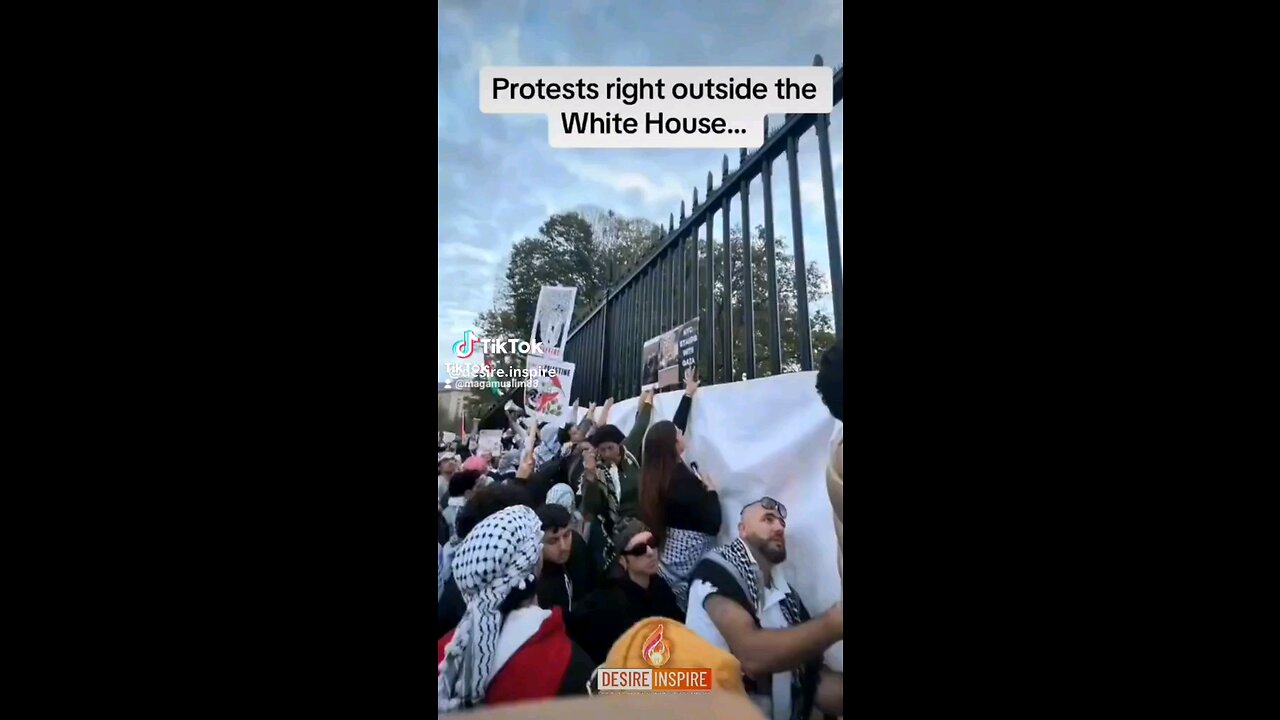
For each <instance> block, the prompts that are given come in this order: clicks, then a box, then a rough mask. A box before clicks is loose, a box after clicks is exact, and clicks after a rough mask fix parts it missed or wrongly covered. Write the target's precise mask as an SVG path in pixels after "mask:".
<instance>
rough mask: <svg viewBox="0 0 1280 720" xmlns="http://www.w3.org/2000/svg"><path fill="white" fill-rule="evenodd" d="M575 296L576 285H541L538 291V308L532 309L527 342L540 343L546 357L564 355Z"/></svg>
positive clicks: (576, 295)
mask: <svg viewBox="0 0 1280 720" xmlns="http://www.w3.org/2000/svg"><path fill="white" fill-rule="evenodd" d="M577 298H578V288H576V287H559V286H556V285H543V286H542V290H541V292H539V293H538V308H537V310H535V311H534V315H533V333H532V335H530V337H529V344H530V345H534V346H536V345H537V344H538V343H542V344H543V347H544V348H545V349H546V356H547V357H550V358H557V359H558V358H562V357H564V346H565V343H567V342H569V325H571V324H572V323H573V304H574V302H576V301H577Z"/></svg>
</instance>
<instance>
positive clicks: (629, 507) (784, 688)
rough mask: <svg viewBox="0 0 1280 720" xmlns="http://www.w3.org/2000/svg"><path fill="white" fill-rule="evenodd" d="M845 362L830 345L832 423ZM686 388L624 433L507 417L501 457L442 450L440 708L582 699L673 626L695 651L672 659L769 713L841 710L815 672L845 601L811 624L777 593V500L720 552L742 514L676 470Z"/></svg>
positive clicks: (838, 441)
mask: <svg viewBox="0 0 1280 720" xmlns="http://www.w3.org/2000/svg"><path fill="white" fill-rule="evenodd" d="M842 364H843V350H842V346H841V345H840V344H837V345H836V346H835V347H834V348H832V349H831V350H829V351H828V352H827V353H826V354H825V355H824V356H823V358H822V361H821V364H820V367H819V372H818V378H817V388H816V391H817V393H818V395H819V397H820V399H821V401H822V403H823V404H824V405H825V406H826V408H827V409H828V411H829V412H830V413H831V415H832V416H833V417H834V418H835V419H836V420H838V421H840V423H841V424H842V423H843V421H844V407H843V398H844V388H843V368H842ZM697 392H698V382H697V379H696V374H695V373H694V372H693V371H692V370H690V372H688V373H686V375H685V378H684V395H683V396H682V397H681V400H680V404H679V406H678V408H677V409H676V412H675V415H674V417H672V418H671V419H670V420H667V419H657V420H655V419H654V418H653V417H652V415H653V392H652V391H647V392H645V393H644V394H643V395H642V396H641V397H640V402H639V406H638V408H637V411H636V418H635V422H634V424H633V426H632V429H631V431H630V432H629V433H626V434H624V433H623V432H622V431H621V430H619V429H618V428H617V427H616V426H615V425H612V424H610V423H609V416H610V413H611V411H612V405H613V403H612V400H610V401H607V402H606V403H605V404H604V406H603V407H602V408H596V407H595V406H594V405H592V406H591V407H590V408H588V410H587V413H586V417H585V418H584V419H583V420H582V421H581V422H579V423H576V424H571V425H569V426H566V427H555V426H553V425H551V424H543V425H539V424H537V423H535V422H532V421H528V420H527V419H526V422H525V424H524V425H523V426H522V425H521V423H520V420H519V419H517V418H516V417H515V416H514V415H512V414H511V411H510V410H508V419H509V421H510V423H509V427H508V428H507V430H506V431H504V433H503V437H502V445H501V447H502V450H501V452H500V453H493V454H490V453H480V452H478V448H477V445H476V440H475V438H474V433H473V437H472V438H471V439H470V440H469V441H468V440H467V439H461V440H458V441H454V442H451V443H443V442H442V443H440V447H439V450H440V453H439V455H438V466H437V499H438V502H439V506H438V512H437V526H438V527H437V529H438V546H437V599H438V601H439V602H438V609H437V618H436V635H437V638H438V645H437V662H438V675H437V690H438V710H439V712H441V713H446V712H452V711H457V710H465V709H468V708H472V707H476V706H480V705H494V704H501V703H510V702H518V701H522V700H532V699H537V698H548V697H553V696H557V695H572V694H584V693H586V692H587V688H588V685H589V684H590V682H591V678H592V674H593V672H594V670H595V669H596V668H597V667H600V666H602V665H604V664H605V663H606V662H607V661H608V659H609V658H610V657H611V655H610V653H611V651H612V650H613V649H614V648H615V647H616V646H617V647H621V646H622V645H623V644H626V643H629V642H632V638H630V637H629V634H630V633H633V632H635V628H637V627H639V625H638V623H640V621H642V620H646V619H649V618H667V619H668V620H669V621H671V622H670V624H671V625H672V626H673V627H675V628H678V631H679V632H686V631H687V632H688V633H689V634H690V635H691V636H696V638H697V640H696V642H693V643H681V650H682V652H695V651H696V652H700V653H703V654H704V656H705V659H704V660H703V663H704V665H705V666H706V667H729V668H733V671H732V673H731V674H732V675H733V677H732V678H727V680H729V682H728V683H727V684H725V685H724V686H725V687H732V688H735V689H740V690H741V691H743V692H746V693H747V694H748V695H750V696H751V699H752V700H753V701H755V703H756V705H757V706H758V707H759V708H760V709H761V711H762V712H763V713H764V715H765V717H768V718H772V719H773V720H808V718H809V717H810V715H811V714H812V713H813V712H814V711H815V710H817V711H818V712H821V713H826V714H830V715H843V705H844V703H843V677H842V675H841V674H840V673H836V672H833V671H832V670H830V669H828V668H826V667H824V666H823V664H822V656H823V652H824V651H825V650H826V649H827V648H829V647H830V646H831V645H833V644H834V643H836V642H838V641H840V640H842V639H843V637H844V607H843V601H841V602H839V603H837V604H835V605H834V606H832V607H830V608H827V609H825V611H823V612H820V613H816V614H812V613H811V612H810V610H809V609H808V608H807V607H806V605H805V603H804V601H803V600H802V598H800V596H799V594H798V593H797V592H796V590H795V589H794V588H793V587H792V586H791V585H789V584H788V582H787V572H786V568H787V567H788V566H787V565H785V564H784V563H785V561H786V560H787V543H786V527H787V508H786V506H785V505H783V504H782V503H781V502H779V501H777V500H775V499H774V498H770V497H762V498H759V499H756V500H754V501H751V502H748V503H746V504H745V505H744V506H743V507H742V508H741V509H740V510H739V511H738V515H737V518H736V532H735V533H734V534H735V535H736V539H735V540H733V541H732V542H730V543H728V544H727V545H718V544H717V537H718V536H719V535H720V533H721V530H722V528H724V526H725V525H726V523H734V522H735V519H734V518H732V517H728V516H725V515H724V514H723V511H722V504H721V499H720V496H719V493H718V489H717V486H716V483H715V480H714V479H713V478H711V477H709V476H708V474H707V473H706V472H705V471H704V470H700V469H699V467H698V464H697V462H696V461H692V460H690V459H688V458H687V457H686V452H685V440H684V433H685V431H686V429H687V425H688V421H689V417H690V411H691V408H692V404H693V402H695V398H696V395H697ZM843 447H844V445H843V431H841V434H840V435H839V436H838V437H837V438H835V440H834V442H833V450H832V455H831V459H830V462H829V463H828V469H827V477H826V487H827V492H828V495H829V497H830V498H831V502H832V505H833V509H834V511H835V512H834V514H835V523H836V524H835V529H834V530H835V534H836V535H837V537H838V538H839V542H841V543H842V542H843V517H844V480H843V478H844V469H843ZM730 527H732V526H730ZM839 552H840V555H839V558H840V560H839V567H840V583H841V597H843V572H844V569H843V568H844V564H843V550H842V549H841V550H840V551H839ZM799 560H800V561H801V562H803V558H800V559H799ZM694 648H696V650H694ZM721 674H724V673H721Z"/></svg>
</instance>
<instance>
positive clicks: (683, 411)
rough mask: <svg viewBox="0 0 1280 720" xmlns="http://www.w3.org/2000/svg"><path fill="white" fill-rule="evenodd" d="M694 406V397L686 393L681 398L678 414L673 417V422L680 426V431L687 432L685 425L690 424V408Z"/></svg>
mask: <svg viewBox="0 0 1280 720" xmlns="http://www.w3.org/2000/svg"><path fill="white" fill-rule="evenodd" d="M692 407H693V398H691V397H689V396H688V395H684V396H682V397H681V398H680V405H679V406H678V407H677V408H676V416H675V417H674V418H671V422H673V423H675V424H676V427H678V428H680V432H687V430H685V426H686V425H688V424H689V410H690V409H691V408H692Z"/></svg>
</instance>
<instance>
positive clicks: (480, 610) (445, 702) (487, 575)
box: [436, 505, 542, 713]
mask: <svg viewBox="0 0 1280 720" xmlns="http://www.w3.org/2000/svg"><path fill="white" fill-rule="evenodd" d="M541 556H542V521H541V520H539V519H538V514H537V513H535V512H534V511H533V510H531V509H530V508H528V507H526V506H524V505H515V506H512V507H509V508H506V509H504V510H501V511H499V512H497V513H495V514H493V515H490V516H489V517H487V518H485V519H484V520H483V521H481V522H480V524H478V525H476V526H475V529H473V530H472V531H471V532H470V533H469V534H468V535H467V537H466V539H464V540H463V541H462V543H461V544H460V545H459V546H458V550H457V553H456V554H455V555H454V556H453V575H454V578H455V579H456V580H457V583H458V590H459V591H460V592H461V593H462V599H463V600H465V601H466V603H467V610H466V612H465V613H464V614H463V615H462V620H460V621H459V622H458V628H457V629H456V630H455V631H454V634H453V638H452V639H451V640H450V641H449V645H448V647H446V648H445V651H444V661H443V662H441V663H440V667H439V676H438V678H437V683H436V686H437V687H436V689H437V693H438V698H437V700H438V702H437V710H438V711H439V712H440V713H447V712H454V711H456V710H461V709H464V708H469V707H472V706H475V705H478V704H479V703H480V702H481V701H483V700H484V695H485V692H486V691H487V690H488V688H489V683H490V682H491V681H492V680H493V663H494V659H495V658H496V657H497V648H498V633H499V631H500V630H501V629H502V614H501V613H500V612H499V611H498V606H499V605H501V604H502V601H503V600H505V599H506V597H507V595H509V594H510V593H511V591H512V590H514V589H516V588H521V589H523V588H525V587H526V585H527V584H532V583H533V582H534V581H535V577H534V569H535V568H536V567H537V565H538V558H539V557H541Z"/></svg>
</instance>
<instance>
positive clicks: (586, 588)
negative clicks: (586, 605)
mask: <svg viewBox="0 0 1280 720" xmlns="http://www.w3.org/2000/svg"><path fill="white" fill-rule="evenodd" d="M566 578H567V579H568V582H565V580H566ZM570 588H572V589H573V593H572V595H570V593H569V589H570ZM594 589H595V569H594V563H592V561H591V556H590V555H589V554H588V553H587V542H586V541H585V540H583V539H582V536H581V535H579V534H578V533H576V532H575V533H573V547H572V548H571V549H570V550H569V560H568V562H566V563H565V564H564V565H554V564H552V563H549V562H544V563H542V574H541V575H539V576H538V606H539V607H542V608H545V609H547V610H550V609H551V608H553V607H555V606H557V605H559V606H560V609H561V610H562V611H563V612H564V616H565V618H566V619H567V618H569V617H570V613H571V612H572V611H573V609H574V608H575V607H577V606H578V605H579V604H580V603H581V602H582V601H583V600H584V599H585V598H586V597H587V595H589V594H590V593H591V591H592V590H594Z"/></svg>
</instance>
